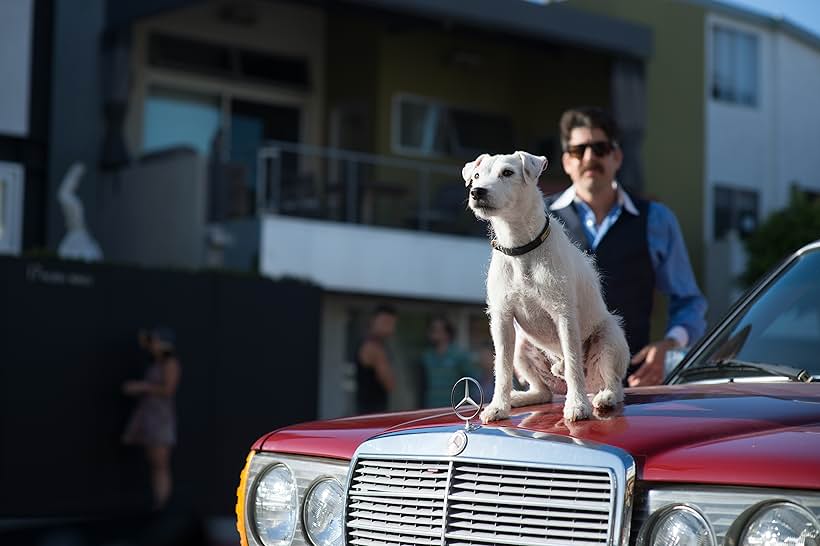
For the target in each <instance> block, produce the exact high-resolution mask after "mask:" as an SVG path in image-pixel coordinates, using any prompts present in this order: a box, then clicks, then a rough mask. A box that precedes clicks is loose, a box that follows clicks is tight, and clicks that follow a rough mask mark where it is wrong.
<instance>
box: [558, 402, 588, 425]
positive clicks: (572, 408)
mask: <svg viewBox="0 0 820 546" xmlns="http://www.w3.org/2000/svg"><path fill="white" fill-rule="evenodd" d="M591 416H592V406H591V405H590V404H589V400H587V399H586V397H584V399H583V400H577V401H575V402H571V401H570V400H569V398H568V399H567V401H566V402H565V403H564V420H565V421H583V420H584V419H589V418H590V417H591Z"/></svg>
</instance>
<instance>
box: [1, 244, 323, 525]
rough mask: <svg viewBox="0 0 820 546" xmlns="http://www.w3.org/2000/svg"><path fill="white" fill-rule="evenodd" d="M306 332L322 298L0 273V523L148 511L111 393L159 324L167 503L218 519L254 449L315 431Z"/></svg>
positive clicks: (167, 276) (9, 261)
mask: <svg viewBox="0 0 820 546" xmlns="http://www.w3.org/2000/svg"><path fill="white" fill-rule="evenodd" d="M319 319H320V292H319V290H318V289H317V288H316V287H313V286H310V285H308V284H303V283H300V282H296V281H279V282H274V281H271V280H266V279H261V278H257V277H244V276H235V275H230V274H224V273H210V272H203V273H190V272H174V271H160V270H148V269H139V268H131V267H119V266H109V265H90V264H83V263H75V262H63V261H57V260H30V259H29V260H26V259H13V258H0V484H1V485H0V518H2V519H8V518H17V517H25V518H28V517H35V518H42V517H52V516H53V517H74V516H78V517H83V518H87V517H89V516H91V517H103V518H104V517H111V516H119V515H122V514H128V513H134V512H137V511H140V510H144V509H147V507H148V506H149V505H150V489H149V487H148V469H147V465H146V463H145V462H144V457H143V454H142V453H141V452H140V451H139V450H138V449H136V448H129V447H125V446H123V445H122V444H121V443H120V436H121V434H122V431H123V427H124V425H125V423H126V421H127V419H128V416H129V414H130V411H131V409H132V407H133V404H134V401H133V400H132V399H129V398H126V397H125V396H123V394H122V391H121V385H122V383H123V381H125V380H127V379H138V378H140V377H141V376H142V374H143V373H144V369H145V362H146V356H145V355H144V354H141V352H140V350H139V348H138V346H137V342H136V333H137V330H138V329H139V328H140V327H146V326H151V325H156V324H162V325H167V326H169V327H171V328H173V329H174V330H175V332H176V336H177V345H178V354H179V358H180V362H181V364H182V380H181V383H180V387H179V390H178V394H177V402H176V406H177V413H178V420H179V432H178V436H179V443H178V445H177V448H176V450H175V452H174V456H173V466H174V486H175V494H174V502H175V503H177V504H178V505H184V506H186V507H187V508H190V510H191V511H192V512H194V513H196V514H200V515H203V516H207V515H230V514H231V513H232V511H233V504H234V501H235V492H236V486H237V483H238V479H239V472H240V470H241V468H242V466H243V464H244V461H245V456H246V454H247V452H248V449H249V448H250V446H251V444H252V443H253V441H254V440H256V439H257V438H258V437H260V436H261V435H263V434H264V433H266V432H268V431H270V430H273V429H275V428H278V427H281V426H284V425H287V424H291V423H294V422H298V421H304V420H309V419H313V418H315V415H316V407H317V395H318V387H317V385H318V359H319V349H318V345H319V338H318V337H319V323H320V320H319Z"/></svg>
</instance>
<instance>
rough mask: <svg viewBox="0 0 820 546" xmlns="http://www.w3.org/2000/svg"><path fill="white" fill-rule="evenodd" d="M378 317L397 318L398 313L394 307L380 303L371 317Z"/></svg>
mask: <svg viewBox="0 0 820 546" xmlns="http://www.w3.org/2000/svg"><path fill="white" fill-rule="evenodd" d="M376 315H391V316H394V317H395V316H396V315H398V313H397V312H396V308H395V307H393V306H392V305H390V304H388V303H380V304H379V305H377V306H376V308H375V309H373V313H372V314H371V315H370V316H372V317H375V316H376Z"/></svg>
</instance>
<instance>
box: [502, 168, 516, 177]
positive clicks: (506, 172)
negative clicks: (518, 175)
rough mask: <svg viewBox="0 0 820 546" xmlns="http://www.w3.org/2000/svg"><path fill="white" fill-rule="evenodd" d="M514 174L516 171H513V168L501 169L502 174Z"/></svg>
mask: <svg viewBox="0 0 820 546" xmlns="http://www.w3.org/2000/svg"><path fill="white" fill-rule="evenodd" d="M514 174H515V173H514V172H513V171H512V169H504V170H503V171H501V176H512V175H514Z"/></svg>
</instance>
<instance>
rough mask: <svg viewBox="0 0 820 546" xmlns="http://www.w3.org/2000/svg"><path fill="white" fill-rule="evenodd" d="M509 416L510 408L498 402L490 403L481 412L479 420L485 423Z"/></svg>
mask: <svg viewBox="0 0 820 546" xmlns="http://www.w3.org/2000/svg"><path fill="white" fill-rule="evenodd" d="M509 416H510V408H509V407H506V408H505V407H503V406H501V405H500V404H499V405H496V404H490V405H489V406H487V407H486V408H484V411H482V412H481V416H480V417H481V422H482V423H484V424H485V425H486V424H487V423H491V422H493V421H501V420H502V419H506V418H507V417H509Z"/></svg>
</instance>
